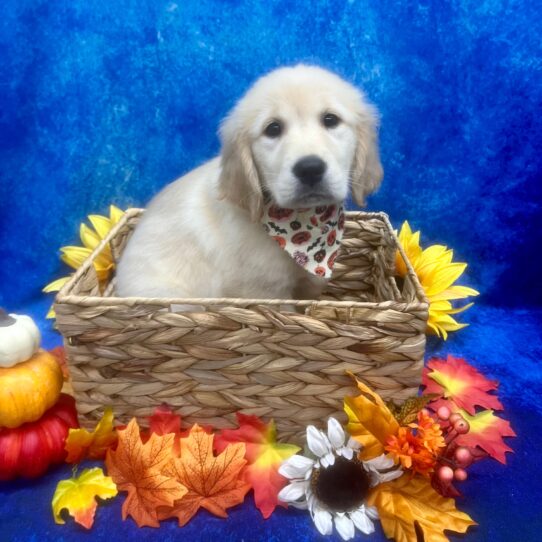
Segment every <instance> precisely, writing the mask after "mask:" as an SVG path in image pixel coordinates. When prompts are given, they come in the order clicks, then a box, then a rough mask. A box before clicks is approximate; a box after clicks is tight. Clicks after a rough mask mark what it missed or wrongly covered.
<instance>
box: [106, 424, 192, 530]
mask: <svg viewBox="0 0 542 542" xmlns="http://www.w3.org/2000/svg"><path fill="white" fill-rule="evenodd" d="M118 436H119V440H118V445H117V449H116V450H109V451H108V452H107V457H106V460H105V464H106V466H107V473H108V474H109V475H110V476H111V478H113V481H114V482H115V483H116V484H117V488H118V489H119V490H120V491H126V492H127V493H128V496H127V497H126V500H125V501H124V504H123V505H122V519H126V518H127V517H128V516H131V517H132V518H133V519H134V521H135V522H136V523H137V525H138V526H139V527H142V526H144V525H147V526H149V527H158V526H159V523H158V509H159V508H160V507H172V506H173V505H174V503H175V502H176V501H178V500H179V499H181V498H182V497H183V496H184V495H186V493H187V492H188V490H187V488H186V487H185V486H184V485H183V484H182V483H181V482H179V481H178V480H177V479H176V478H174V477H172V476H171V473H172V472H174V470H175V463H176V462H177V461H179V459H178V458H177V456H176V454H175V453H174V451H173V441H174V435H173V434H168V435H164V436H159V435H156V434H151V436H150V438H149V440H148V441H147V442H146V443H143V442H142V440H141V435H140V431H139V426H138V424H137V422H136V420H135V419H132V420H131V421H130V423H129V424H128V426H127V427H126V429H123V430H119V431H118Z"/></svg>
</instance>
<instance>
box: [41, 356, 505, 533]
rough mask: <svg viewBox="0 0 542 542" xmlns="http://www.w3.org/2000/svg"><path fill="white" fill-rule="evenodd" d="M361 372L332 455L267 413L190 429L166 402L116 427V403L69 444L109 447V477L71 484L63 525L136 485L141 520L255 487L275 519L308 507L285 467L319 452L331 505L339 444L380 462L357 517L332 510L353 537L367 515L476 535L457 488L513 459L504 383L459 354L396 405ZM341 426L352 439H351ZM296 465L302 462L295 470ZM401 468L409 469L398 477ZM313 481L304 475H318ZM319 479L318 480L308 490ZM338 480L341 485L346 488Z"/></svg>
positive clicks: (210, 506) (133, 495) (389, 525)
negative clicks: (282, 433) (304, 444)
mask: <svg viewBox="0 0 542 542" xmlns="http://www.w3.org/2000/svg"><path fill="white" fill-rule="evenodd" d="M350 376H351V377H353V378H355V377H354V375H352V374H351V375H350ZM355 381H356V384H357V388H358V391H359V393H358V395H356V396H354V397H345V399H344V410H345V412H346V414H347V417H348V423H347V424H346V426H345V428H344V429H345V430H346V433H344V432H343V431H344V430H343V429H341V428H340V424H338V422H336V421H335V424H336V425H337V426H338V427H335V428H334V430H333V431H331V432H330V429H329V427H328V437H325V438H324V437H321V440H322V442H320V444H318V452H321V454H320V455H322V454H323V455H322V458H320V459H318V458H316V460H312V459H308V458H305V457H303V456H299V455H296V453H297V452H298V451H299V447H297V446H294V445H290V444H282V443H279V442H277V438H276V437H277V435H276V428H275V425H274V423H273V421H270V422H268V423H264V422H263V421H262V420H261V419H259V418H258V417H256V416H249V415H245V414H241V413H239V414H238V415H237V420H238V428H236V429H224V430H222V431H219V432H217V433H216V434H215V433H213V430H212V428H210V427H200V426H198V425H197V424H196V425H194V426H192V427H191V428H190V429H185V430H182V429H181V419H180V416H179V415H177V414H175V413H174V412H173V411H172V410H171V409H170V408H169V407H168V406H167V405H162V406H160V407H158V408H156V409H155V411H154V413H153V414H152V415H151V416H150V417H149V419H148V429H146V428H140V426H139V425H138V423H137V421H136V420H135V419H132V420H131V421H130V423H129V424H128V425H127V426H125V427H117V428H115V427H114V423H113V412H112V411H111V409H106V410H105V412H104V415H103V417H102V419H101V420H100V421H99V422H98V423H97V425H96V427H95V428H94V430H93V431H87V430H85V429H77V430H72V431H70V434H69V437H68V439H67V441H66V451H67V461H68V462H71V463H78V462H79V461H81V460H82V459H86V458H92V459H100V458H104V456H105V464H106V467H107V474H108V476H106V475H104V473H103V471H102V470H101V469H99V468H94V469H85V470H84V471H83V472H82V473H81V474H80V475H79V476H77V474H75V473H74V476H73V477H72V478H70V479H68V480H64V481H61V482H60V483H59V484H58V487H57V491H56V492H55V496H54V498H53V502H52V506H53V512H54V517H55V521H56V522H57V523H63V522H64V520H63V518H62V516H61V512H62V510H67V512H68V513H69V514H70V515H72V516H73V518H74V520H75V521H76V522H78V523H80V524H81V525H82V526H84V527H86V528H90V527H91V526H92V524H93V522H94V515H95V511H96V506H97V503H98V502H99V501H98V500H97V499H109V498H112V497H114V496H115V495H116V494H117V492H124V493H126V494H127V496H126V499H125V500H124V502H123V505H122V517H123V519H127V518H128V517H131V518H132V519H133V520H134V521H135V522H136V524H137V525H138V526H140V527H141V526H150V527H158V526H159V525H160V522H161V521H162V520H165V519H169V518H176V519H177V521H178V523H179V526H181V527H182V526H184V525H186V523H188V522H189V521H190V520H191V518H192V517H193V516H194V515H195V514H196V513H197V511H198V510H199V509H200V508H205V509H206V510H207V511H209V512H211V513H212V514H214V515H216V516H218V517H226V516H227V511H228V509H229V508H231V507H232V506H235V505H237V504H240V503H242V502H243V501H244V499H245V496H246V494H247V492H248V491H249V490H250V489H253V490H254V498H255V503H256V506H257V507H258V508H259V509H260V511H261V513H262V515H263V517H264V518H267V517H269V516H270V515H271V514H272V513H273V511H274V509H275V508H276V506H278V505H280V506H285V503H284V502H281V501H280V500H279V494H280V495H283V494H286V493H288V499H287V501H288V502H289V503H290V504H291V503H293V504H296V503H295V496H292V495H291V493H292V481H291V480H290V479H288V480H287V479H286V478H285V477H284V476H283V475H286V474H287V475H288V478H291V476H294V478H295V476H297V474H299V473H297V470H299V469H300V468H301V466H303V465H304V464H305V463H306V462H307V461H311V464H312V465H313V467H312V470H313V471H315V472H314V473H313V474H311V477H310V483H311V484H313V482H314V483H315V484H316V485H315V488H313V489H312V490H315V491H317V493H318V499H319V500H320V501H322V502H327V499H328V498H331V497H330V496H328V497H327V498H326V495H323V494H321V493H320V492H321V491H323V490H322V488H323V487H324V486H326V484H325V483H324V482H322V484H319V483H316V482H315V480H316V481H317V480H319V479H320V478H319V477H321V476H324V477H325V475H324V474H323V472H324V471H322V469H327V468H328V466H329V465H328V464H327V459H326V461H324V459H323V458H324V456H325V457H328V455H329V454H327V451H329V450H331V449H333V450H334V452H333V453H334V454H335V455H336V456H337V458H336V462H338V463H337V466H336V468H337V469H338V471H337V472H338V473H339V474H340V472H342V471H343V470H345V469H346V471H348V472H350V471H352V473H353V474H356V473H357V475H358V477H359V476H362V473H363V470H364V469H365V470H366V469H368V470H367V473H368V474H365V475H363V476H365V477H367V476H369V478H368V480H369V483H370V486H369V487H368V488H366V489H367V491H368V493H366V494H365V495H366V496H365V497H364V498H365V501H364V504H362V505H360V509H359V510H360V511H359V513H358V512H356V513H352V511H351V510H350V511H349V512H348V513H349V514H350V515H349V516H348V518H347V519H348V521H345V519H344V517H343V516H341V513H340V510H339V511H337V510H335V511H333V510H332V511H331V512H333V513H334V514H335V516H333V517H334V518H335V519H334V524H335V526H336V528H337V530H338V532H339V534H340V535H341V537H343V538H344V539H345V540H347V539H349V538H351V536H353V534H352V532H351V531H352V529H354V527H353V526H355V528H357V529H358V530H361V531H362V532H370V531H371V529H369V527H370V525H369V524H368V519H367V518H369V519H377V517H379V518H380V522H381V524H382V528H383V530H384V533H385V534H386V536H387V537H388V538H393V539H395V540H396V541H398V542H416V541H417V537H418V536H419V534H420V533H423V535H424V536H425V540H432V541H433V540H434V541H442V542H444V541H446V540H447V537H446V535H445V532H444V531H445V530H452V531H455V532H459V533H463V532H465V531H466V530H467V529H468V527H469V526H470V525H474V524H475V523H474V521H473V520H472V519H471V518H470V517H469V516H468V515H467V514H465V513H464V512H461V511H459V510H457V509H456V507H455V500H454V497H456V496H458V495H460V492H459V491H458V489H457V488H456V487H455V485H454V484H456V482H461V481H464V480H465V479H466V478H467V474H466V470H465V469H466V468H467V467H468V466H469V465H470V464H471V463H473V462H475V461H478V460H480V459H483V458H486V457H494V458H495V459H497V460H498V461H500V462H502V463H504V462H505V453H506V452H510V451H511V448H509V447H508V446H507V445H506V443H505V442H504V440H503V438H504V437H509V436H514V435H515V433H514V431H513V430H512V428H511V427H510V424H509V422H507V421H506V420H504V419H502V418H500V417H498V416H495V414H494V410H493V408H491V407H494V408H495V409H498V408H502V405H501V403H500V401H499V399H498V397H497V395H496V393H495V392H496V390H497V383H496V382H493V381H490V380H488V379H486V378H485V377H484V376H483V375H482V374H481V373H479V372H478V371H477V370H476V369H475V368H474V367H472V366H471V365H469V364H468V363H467V362H466V361H465V360H463V359H460V358H454V357H453V356H449V357H448V358H447V359H433V360H431V361H430V362H429V363H428V365H427V368H426V369H425V371H424V375H423V387H424V389H425V391H424V395H422V396H420V397H413V398H410V399H408V400H407V401H405V402H404V403H403V404H400V405H395V404H394V403H392V402H389V403H385V402H384V401H383V400H382V398H381V397H380V396H379V395H378V394H377V393H375V392H374V391H372V390H371V389H370V388H369V387H368V386H366V385H365V384H364V383H363V382H361V381H358V380H355ZM328 425H329V424H328ZM312 429H313V430H315V428H312ZM339 429H340V431H339ZM339 432H343V433H342V434H343V437H344V438H346V439H347V441H348V442H346V441H344V443H342V444H341V442H342V441H341V442H339V440H341V439H338V437H337V435H338V433H339ZM320 433H321V432H320ZM320 433H319V434H320ZM322 435H323V433H322ZM327 439H329V442H328V443H327V444H326V442H327ZM348 439H350V440H348ZM313 440H314V439H313ZM314 445H315V444H314V442H313V446H314ZM322 446H323V448H322ZM326 446H330V447H331V448H329V450H327V448H326ZM320 448H321V449H320ZM311 450H312V448H311ZM326 450H327V451H326ZM326 454H327V455H326ZM394 462H395V465H394ZM285 465H290V466H289V467H288V468H287V469H286V470H284V468H285V467H284V466H285ZM330 465H333V462H331V463H330ZM76 468H77V467H76ZM379 468H380V469H382V468H384V470H383V471H378V472H379V473H380V474H379V480H380V481H379V482H378V483H377V484H376V483H375V476H376V473H377V471H375V470H374V469H377V470H378V469H379ZM279 469H281V470H280V473H279ZM359 469H362V470H361V471H360V472H361V473H360V472H358V471H359ZM371 469H373V470H371ZM386 469H387V470H386ZM294 471H295V472H294ZM316 471H318V472H316ZM339 471H340V472H339ZM346 471H345V472H346ZM392 471H393V472H394V473H396V474H397V475H394V476H391V475H390V474H389V473H390V472H392ZM285 473H286V474H285ZM353 474H352V475H353ZM363 476H362V477H363ZM332 478H333V479H334V482H333V484H335V485H337V484H339V485H340V483H341V482H339V481H338V480H343V483H346V480H349V479H350V478H351V475H350V474H349V475H348V476H346V477H342V478H341V476H338V477H332ZM296 480H297V478H296ZM304 480H305V481H303V477H302V478H300V479H299V480H297V481H296V483H298V482H299V483H300V484H301V485H303V484H304V483H309V482H308V481H307V479H306V477H305V479H304ZM322 480H324V478H322ZM288 482H290V485H289V486H288V487H286V486H287V484H288ZM296 483H294V484H293V485H294V486H295V485H296ZM333 484H332V485H333ZM296 487H297V486H296ZM303 487H304V486H303ZM289 488H290V490H289V491H288V489H289ZM311 488H312V485H310V486H308V487H307V488H306V493H307V495H308V496H310V493H311V491H312V490H311ZM331 489H332V490H333V488H331ZM336 489H337V491H338V492H339V493H338V494H342V493H341V491H343V490H346V488H342V489H341V487H337V488H336ZM350 489H351V488H350ZM285 492H286V493H285ZM313 497H314V496H313ZM313 497H311V498H313ZM282 498H284V497H282ZM360 498H361V497H360ZM292 499H293V500H292ZM318 506H320V505H318ZM364 506H365V507H366V508H363V507H364ZM313 508H314V502H313ZM315 511H317V512H318V513H317V514H316V512H315ZM312 512H315V514H313V517H314V518H316V517H318V518H319V519H318V521H320V523H318V524H317V527H318V529H319V530H320V532H326V533H330V532H331V530H330V529H331V525H330V524H329V525H328V524H327V523H326V524H324V523H321V522H322V521H324V520H325V521H327V520H328V519H329V518H330V517H331V515H330V514H329V511H326V510H319V511H318V510H316V509H315V510H312ZM364 514H365V515H364ZM328 516H329V517H328ZM326 518H327V519H326ZM315 521H316V519H315ZM330 521H331V520H330ZM347 523H348V524H347ZM369 523H370V522H369ZM373 528H374V527H373Z"/></svg>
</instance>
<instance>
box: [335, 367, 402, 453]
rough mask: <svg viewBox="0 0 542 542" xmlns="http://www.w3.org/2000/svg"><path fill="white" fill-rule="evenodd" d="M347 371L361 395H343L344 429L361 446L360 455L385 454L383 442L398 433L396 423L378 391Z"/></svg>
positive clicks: (397, 424) (384, 443)
mask: <svg viewBox="0 0 542 542" xmlns="http://www.w3.org/2000/svg"><path fill="white" fill-rule="evenodd" d="M349 374H350V376H351V377H352V378H354V379H355V380H356V384H357V386H358V389H359V391H360V392H361V394H360V395H358V396H357V397H345V398H344V411H345V412H346V415H347V416H348V423H347V425H346V428H345V429H346V431H347V432H348V433H349V434H350V435H351V436H352V438H354V439H355V440H357V441H358V442H360V443H361V444H362V446H363V447H362V449H361V451H360V453H359V458H360V459H362V460H367V459H372V458H374V457H377V456H379V455H381V454H383V453H386V452H385V450H384V446H385V445H386V441H387V439H388V437H390V436H392V435H394V434H395V433H397V430H398V429H399V423H398V422H397V420H396V419H395V417H394V416H393V414H392V413H391V411H390V409H389V408H388V407H387V406H386V404H385V403H384V401H383V400H382V398H381V397H380V396H379V395H378V394H377V393H375V392H373V391H372V390H371V389H369V388H368V387H367V386H366V385H365V384H363V382H360V381H359V380H357V379H356V378H355V377H354V375H353V374H352V373H349Z"/></svg>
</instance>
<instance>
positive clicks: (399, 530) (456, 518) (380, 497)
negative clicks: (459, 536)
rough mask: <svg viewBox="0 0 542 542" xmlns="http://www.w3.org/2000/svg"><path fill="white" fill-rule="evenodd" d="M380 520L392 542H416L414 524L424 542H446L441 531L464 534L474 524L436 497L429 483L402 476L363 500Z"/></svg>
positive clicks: (419, 478) (453, 506)
mask: <svg viewBox="0 0 542 542" xmlns="http://www.w3.org/2000/svg"><path fill="white" fill-rule="evenodd" d="M367 503H368V504H369V505H370V506H375V507H376V508H377V510H378V515H379V516H380V522H381V523H382V529H383V530H384V533H385V534H386V536H387V537H388V538H393V539H394V540H395V541H396V542H416V541H417V540H418V537H417V535H416V528H415V523H417V524H418V525H419V527H420V529H421V531H422V533H423V535H424V539H425V540H426V541H427V542H446V541H447V540H448V537H447V536H446V535H445V534H444V531H445V530H448V531H454V532H456V533H464V532H465V531H466V530H467V529H468V528H469V527H470V526H471V525H476V523H475V522H474V521H473V520H472V519H471V518H470V517H469V516H468V515H467V514H465V513H464V512H460V511H459V510H457V509H456V507H455V501H454V499H449V498H446V497H443V496H442V495H439V494H438V493H437V492H436V491H435V490H434V489H433V488H432V487H431V483H430V482H429V480H427V479H426V478H422V477H419V476H415V477H412V476H410V475H409V474H404V475H403V476H401V478H399V479H397V480H393V481H392V482H387V483H385V484H380V485H379V486H377V487H376V488H375V489H374V490H373V491H372V492H371V493H370V494H369V497H368V499H367Z"/></svg>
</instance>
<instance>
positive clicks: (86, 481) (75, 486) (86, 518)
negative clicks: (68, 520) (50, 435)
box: [52, 467, 117, 529]
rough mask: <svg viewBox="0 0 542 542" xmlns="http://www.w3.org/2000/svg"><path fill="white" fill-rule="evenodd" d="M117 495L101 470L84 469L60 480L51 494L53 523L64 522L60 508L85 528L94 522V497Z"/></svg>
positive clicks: (115, 489) (113, 485) (95, 503)
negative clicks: (78, 473)
mask: <svg viewBox="0 0 542 542" xmlns="http://www.w3.org/2000/svg"><path fill="white" fill-rule="evenodd" d="M116 495H117V486H116V485H115V483H114V482H113V480H112V479H111V478H110V477H109V476H105V475H104V473H103V470H102V469H100V468H98V467H95V468H93V469H85V470H84V471H83V472H81V474H80V475H79V476H75V475H74V476H73V477H72V478H69V479H68V480H61V481H60V482H59V483H58V485H57V486H56V490H55V494H54V495H53V501H52V507H53V515H54V518H55V523H59V524H64V523H65V521H64V520H63V519H62V516H61V512H62V510H64V509H65V510H67V511H68V513H69V514H70V515H71V516H72V517H73V519H74V520H75V521H76V523H79V524H80V525H82V526H83V527H85V528H86V529H90V528H91V527H92V525H93V524H94V515H95V513H96V507H97V505H98V503H97V502H96V498H100V499H111V498H112V497H115V496H116Z"/></svg>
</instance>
